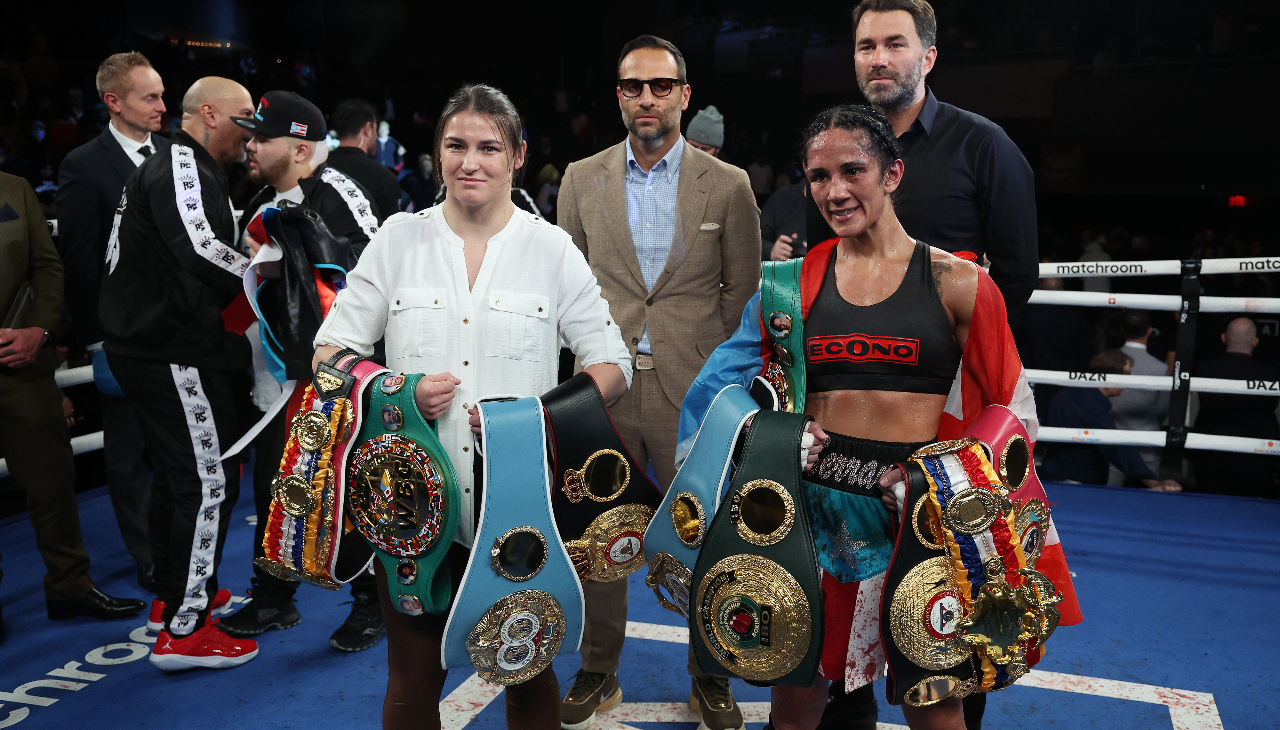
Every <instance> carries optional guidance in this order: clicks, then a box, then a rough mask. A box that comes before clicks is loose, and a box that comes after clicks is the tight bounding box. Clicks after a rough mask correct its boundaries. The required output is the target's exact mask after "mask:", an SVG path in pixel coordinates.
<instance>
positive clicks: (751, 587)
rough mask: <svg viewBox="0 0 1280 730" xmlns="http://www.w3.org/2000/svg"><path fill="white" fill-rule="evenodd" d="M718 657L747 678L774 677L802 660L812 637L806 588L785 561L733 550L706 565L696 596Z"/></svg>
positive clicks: (702, 625)
mask: <svg viewBox="0 0 1280 730" xmlns="http://www.w3.org/2000/svg"><path fill="white" fill-rule="evenodd" d="M694 610H695V611H696V613H697V617H696V621H695V623H697V625H698V632H699V633H700V634H701V636H702V639H703V641H704V642H705V644H706V646H707V648H708V649H709V650H710V651H711V654H712V656H714V657H715V658H716V661H718V662H720V664H721V665H722V666H724V667H725V668H726V669H728V670H729V671H731V672H733V673H734V674H735V675H737V676H739V677H743V678H744V679H751V680H757V681H765V682H767V681H772V680H775V679H778V678H779V677H782V676H784V675H786V674H787V673H789V672H791V671H792V670H794V669H795V668H796V667H797V666H799V664H800V661H801V659H803V658H804V656H805V654H806V653H807V652H808V651H809V644H810V642H811V641H812V640H813V626H811V625H810V624H811V618H810V613H809V601H808V599H807V598H806V597H805V594H804V589H802V588H801V587H800V584H799V582H797V581H796V579H795V578H794V577H792V575H791V574H790V573H788V572H787V571H786V570H785V569H783V567H782V566H781V565H778V564H777V563H775V562H773V561H772V560H769V559H768V558H763V557H760V556H759V555H732V556H730V557H727V558H724V559H723V560H720V561H719V562H717V563H716V564H715V565H713V566H712V567H711V569H710V570H708V571H707V575H706V577H705V578H704V579H703V581H702V584H701V585H699V586H698V594H697V596H696V598H695V601H694Z"/></svg>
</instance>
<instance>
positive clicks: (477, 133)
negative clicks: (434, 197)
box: [440, 111, 524, 206]
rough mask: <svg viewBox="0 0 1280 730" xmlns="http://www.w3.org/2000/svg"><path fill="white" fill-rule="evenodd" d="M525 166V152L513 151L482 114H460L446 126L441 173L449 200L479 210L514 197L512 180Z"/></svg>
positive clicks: (441, 154)
mask: <svg viewBox="0 0 1280 730" xmlns="http://www.w3.org/2000/svg"><path fill="white" fill-rule="evenodd" d="M523 164H524V150H523V149H518V150H512V149H511V146H510V145H509V144H507V142H506V140H505V139H504V138H503V135H502V134H501V132H500V131H499V130H498V126H497V125H496V124H494V123H493V120H492V119H490V118H489V117H487V116H484V115H483V114H477V113H475V112H471V111H464V112H458V113H457V114H454V115H453V116H452V117H449V121H448V122H446V123H445V128H444V134H443V135H441V140H440V172H441V175H442V177H443V179H444V183H445V185H446V186H447V187H448V188H449V196H448V197H449V198H451V199H454V200H456V201H457V202H458V203H461V204H463V205H466V206H480V205H484V204H486V203H489V202H491V201H493V200H497V199H506V198H509V197H510V196H511V176H512V174H513V173H514V171H515V168H517V167H519V166H520V165H523Z"/></svg>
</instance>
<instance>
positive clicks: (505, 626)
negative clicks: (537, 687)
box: [466, 590, 565, 686]
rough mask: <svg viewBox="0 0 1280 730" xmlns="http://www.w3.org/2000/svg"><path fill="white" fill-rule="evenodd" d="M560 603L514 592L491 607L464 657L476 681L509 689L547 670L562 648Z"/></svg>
mask: <svg viewBox="0 0 1280 730" xmlns="http://www.w3.org/2000/svg"><path fill="white" fill-rule="evenodd" d="M564 635H565V619H564V610H563V609H562V608H561V607H560V602H559V601H557V600H556V599H555V596H552V595H551V594H550V593H547V592H546V591H538V590H526V591H517V592H515V593H512V594H511V595H509V596H507V597H505V598H503V599H501V600H500V601H498V602H497V603H495V604H493V605H492V606H490V607H489V610H488V611H485V612H484V615H483V616H481V617H480V621H479V623H477V624H476V627H475V628H474V629H472V630H471V633H470V634H468V635H467V641H466V646H467V653H468V654H469V655H471V664H472V666H474V667H475V668H476V673H477V674H479V675H480V678H481V679H483V680H485V681H487V682H493V683H495V684H501V685H504V686H509V685H513V684H520V683H521V682H527V681H529V680H530V679H533V678H534V677H536V676H538V675H539V674H541V673H542V670H544V669H546V668H547V667H548V666H550V665H551V660H552V659H554V658H555V656H556V654H557V653H559V652H560V645H561V644H563V643H564Z"/></svg>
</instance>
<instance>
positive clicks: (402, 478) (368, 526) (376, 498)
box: [348, 373, 459, 616]
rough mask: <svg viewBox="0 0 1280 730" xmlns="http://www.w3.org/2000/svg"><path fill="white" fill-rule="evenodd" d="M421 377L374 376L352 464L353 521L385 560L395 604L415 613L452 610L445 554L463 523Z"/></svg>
mask: <svg viewBox="0 0 1280 730" xmlns="http://www.w3.org/2000/svg"><path fill="white" fill-rule="evenodd" d="M421 379H422V375H421V374H415V375H401V374H399V373H387V374H386V375H382V376H379V377H377V378H375V379H374V381H373V384H372V386H371V387H370V388H369V390H370V397H369V400H368V403H369V411H368V417H366V418H365V420H364V426H363V427H362V428H361V430H360V435H359V437H358V438H357V443H359V444H360V446H359V447H358V448H357V449H356V450H355V453H354V454H353V455H352V457H351V461H350V464H349V466H348V474H349V475H350V479H349V481H350V484H351V489H350V497H349V499H350V505H351V519H352V521H353V522H354V523H355V525H356V528H357V529H359V530H360V534H361V535H363V536H364V538H365V540H367V541H368V542H369V544H370V545H372V546H373V552H374V554H375V555H376V556H377V558H378V560H380V561H382V567H383V568H384V569H385V570H386V574H387V588H388V591H389V592H390V594H391V599H392V605H394V606H395V607H396V610H398V611H400V612H401V613H405V614H408V615H410V616H417V615H420V614H423V613H444V612H446V611H448V610H449V601H450V598H451V592H452V591H451V584H450V582H449V566H448V564H447V563H445V562H444V558H445V554H446V553H448V551H449V545H450V543H452V542H453V535H454V532H455V531H456V530H457V528H458V521H459V517H458V499H459V497H458V478H457V476H456V475H455V474H454V471H453V464H451V463H450V462H449V457H448V456H446V455H445V451H444V447H443V446H441V445H440V441H439V439H437V438H436V432H435V424H434V422H430V421H427V420H426V419H425V418H423V417H422V413H421V412H420V411H419V410H418V405H417V403H416V402H415V401H414V398H413V391H414V387H415V386H416V385H417V384H418V381H419V380H421Z"/></svg>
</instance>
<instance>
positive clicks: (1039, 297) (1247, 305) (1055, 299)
mask: <svg viewBox="0 0 1280 730" xmlns="http://www.w3.org/2000/svg"><path fill="white" fill-rule="evenodd" d="M1030 303H1031V304H1060V305H1064V306H1075V307H1124V308H1126V309H1150V310H1159V311H1164V312H1177V311H1178V310H1180V309H1182V297H1180V296H1178V295H1177V294H1125V293H1120V292H1092V291H1060V290H1055V289H1036V290H1035V291H1033V292H1031V300H1030ZM1200 311H1201V312H1266V313H1280V299H1277V298H1253V297H1200Z"/></svg>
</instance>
